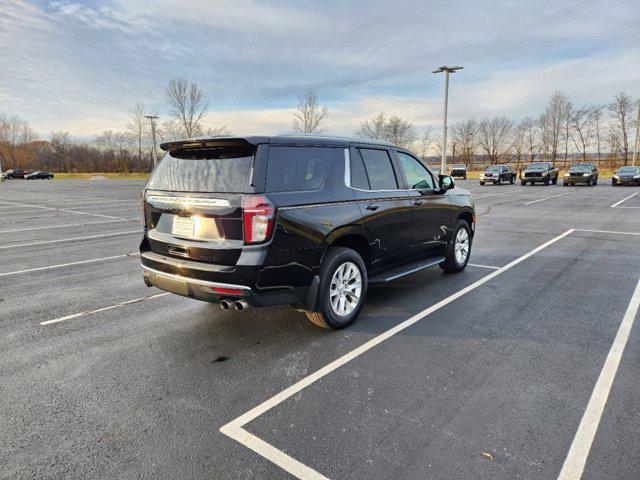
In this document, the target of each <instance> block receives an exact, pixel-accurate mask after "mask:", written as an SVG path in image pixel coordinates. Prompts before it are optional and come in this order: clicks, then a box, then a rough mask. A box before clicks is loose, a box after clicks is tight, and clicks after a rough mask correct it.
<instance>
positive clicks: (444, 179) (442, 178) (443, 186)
mask: <svg viewBox="0 0 640 480" xmlns="http://www.w3.org/2000/svg"><path fill="white" fill-rule="evenodd" d="M438 183H439V184H440V185H439V186H440V191H441V192H446V191H447V190H451V189H452V188H453V187H455V186H456V184H455V183H454V181H453V178H451V176H449V175H438Z"/></svg>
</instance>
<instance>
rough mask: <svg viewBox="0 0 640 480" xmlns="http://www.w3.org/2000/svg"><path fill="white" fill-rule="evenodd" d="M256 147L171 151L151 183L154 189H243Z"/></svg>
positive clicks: (161, 162)
mask: <svg viewBox="0 0 640 480" xmlns="http://www.w3.org/2000/svg"><path fill="white" fill-rule="evenodd" d="M253 156H254V148H253V147H247V146H242V147H235V146H234V147H219V148H209V149H193V150H178V151H173V152H167V153H166V154H165V156H164V157H163V158H162V160H161V161H160V163H159V164H158V166H157V167H156V168H155V170H154V171H153V173H152V174H151V178H149V182H148V183H147V188H149V189H152V190H168V191H172V192H220V193H241V192H243V191H244V187H245V184H246V182H247V177H248V175H249V172H250V170H251V166H252V164H253Z"/></svg>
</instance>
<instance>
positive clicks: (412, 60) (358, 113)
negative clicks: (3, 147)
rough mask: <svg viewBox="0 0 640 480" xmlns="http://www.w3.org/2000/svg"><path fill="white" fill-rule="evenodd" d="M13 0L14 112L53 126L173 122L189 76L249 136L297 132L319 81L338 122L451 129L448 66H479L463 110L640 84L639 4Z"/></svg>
mask: <svg viewBox="0 0 640 480" xmlns="http://www.w3.org/2000/svg"><path fill="white" fill-rule="evenodd" d="M0 2H2V0H0ZM5 3H6V5H5V4H3V6H2V11H3V15H2V16H0V44H2V45H9V46H10V48H7V49H5V50H4V51H3V55H2V56H0V72H2V77H1V78H0V101H1V102H2V103H1V104H0V110H1V111H2V112H5V113H9V114H17V115H20V116H22V117H24V118H25V119H27V120H28V121H29V122H31V123H32V125H33V126H34V127H35V128H37V129H38V130H39V131H41V132H47V131H50V130H53V129H56V130H59V129H64V130H70V131H71V132H72V133H73V134H76V135H83V136H86V135H91V134H92V133H98V132H99V131H100V130H104V129H107V128H114V129H118V128H124V126H125V125H126V123H127V120H126V112H127V111H128V109H129V108H130V107H131V106H132V105H134V104H135V103H137V102H142V103H144V104H146V105H147V106H148V107H149V108H150V109H152V110H155V111H157V112H158V113H159V114H160V115H161V117H164V118H166V115H167V109H166V106H165V104H164V101H163V92H164V86H165V85H166V83H167V81H168V80H169V79H170V78H171V77H172V76H175V75H179V76H184V77H186V78H188V79H190V80H192V81H196V82H197V83H198V84H199V85H200V86H201V87H202V89H203V90H204V91H205V93H206V94H207V95H208V96H209V97H210V99H211V105H212V111H211V112H210V114H209V116H208V121H209V122H210V123H211V124H212V125H220V124H228V125H229V126H230V128H232V130H234V131H235V132H237V133H279V132H283V131H287V130H288V129H289V128H290V119H291V109H292V108H293V107H295V105H296V102H297V95H298V94H300V93H301V92H302V91H304V90H306V89H307V88H309V87H312V88H314V89H315V90H316V92H317V93H318V95H319V97H320V99H321V101H322V102H326V103H327V105H328V106H329V109H330V112H331V113H330V117H329V128H330V131H332V132H335V133H346V134H351V133H352V132H353V131H354V130H355V129H356V128H357V126H358V124H359V123H360V122H361V121H362V120H364V119H366V118H368V117H370V116H372V115H374V114H375V113H376V112H378V111H381V110H384V111H386V112H388V113H395V114H398V115H402V116H404V117H406V118H408V119H410V120H411V121H413V122H415V123H416V124H417V125H418V126H425V125H437V124H438V123H439V122H440V121H441V120H440V116H441V111H442V105H441V103H442V99H441V97H442V81H443V79H442V76H439V75H433V74H432V73H431V70H432V69H433V67H435V66H437V65H440V64H442V63H447V62H454V63H461V64H463V65H464V66H465V69H464V70H463V71H461V72H459V73H457V74H455V75H454V76H453V77H452V82H451V105H450V108H451V110H450V113H451V116H452V120H453V121H455V120H456V119H460V118H463V117H464V116H466V115H476V116H478V117H481V116H485V115H492V114H496V113H503V114H505V115H509V116H513V117H516V118H517V117H520V116H524V115H535V114H537V113H538V112H539V111H540V110H541V109H542V108H543V106H544V103H545V102H546V100H547V98H548V97H549V95H550V94H551V92H552V91H553V90H555V89H560V90H563V91H565V92H566V93H567V94H568V95H569V96H570V97H571V98H572V99H573V100H574V102H576V103H590V102H597V103H603V102H607V101H609V99H610V98H611V97H612V96H613V94H614V93H615V92H616V91H619V90H625V91H627V92H628V93H630V94H632V95H633V96H636V97H637V96H638V95H640V90H639V89H640V87H639V85H640V82H639V81H638V80H639V78H638V75H639V70H640V69H638V67H637V65H639V64H640V62H639V60H640V58H639V54H638V52H640V37H638V35H637V29H636V26H635V18H637V17H638V15H639V14H640V4H638V3H637V2H636V1H613V0H608V1H591V2H578V1H573V0H572V1H568V2H555V1H551V0H539V1H532V2H527V3H519V2H511V1H498V0H495V1H487V2H476V1H455V2H445V1H440V0H436V1H430V2H424V1H419V0H414V1H406V2H368V1H367V2H364V1H362V2H360V1H354V2H339V3H338V2H335V3H330V4H323V5H321V4H317V3H315V2H307V1H300V2H296V3H294V4H289V3H283V2H278V1H258V0H248V1H205V0H190V1H188V2H184V1H178V0H156V1H154V2H131V1H125V0H107V1H103V2H93V1H80V0H75V1H65V0H58V1H53V2H48V3H47V2H44V3H43V2H41V1H36V0H33V1H27V0H18V1H13V2H8V3H7V2H5ZM93 129H95V130H93Z"/></svg>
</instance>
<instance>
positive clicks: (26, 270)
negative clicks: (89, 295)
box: [0, 252, 140, 277]
mask: <svg viewBox="0 0 640 480" xmlns="http://www.w3.org/2000/svg"><path fill="white" fill-rule="evenodd" d="M138 255H140V254H139V253H136V252H134V253H125V254H124V255H112V256H111V257H102V258H92V259H90V260H80V261H78V262H69V263H59V264H57V265H49V266H47V267H35V268H27V269H25V270H15V271H13V272H6V273H0V277H9V276H11V275H19V274H21V273H31V272H40V271H43V270H52V269H54V268H62V267H70V266H72V265H83V264H85V263H95V262H104V261H106V260H114V259H116V258H124V257H136V256H138Z"/></svg>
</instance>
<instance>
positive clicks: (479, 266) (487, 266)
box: [467, 263, 500, 270]
mask: <svg viewBox="0 0 640 480" xmlns="http://www.w3.org/2000/svg"><path fill="white" fill-rule="evenodd" d="M467 266H469V267H477V268H489V269H491V270H500V267H493V266H491V265H481V264H479V263H467Z"/></svg>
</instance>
